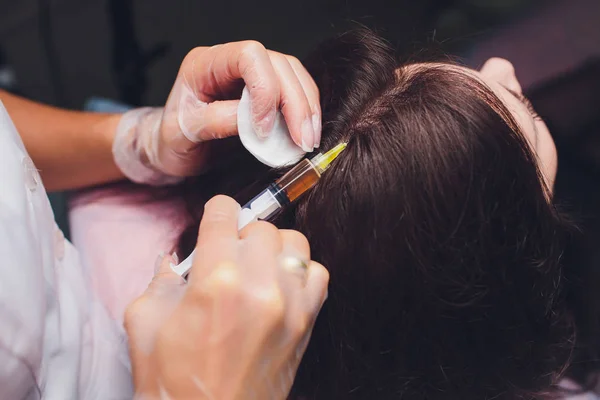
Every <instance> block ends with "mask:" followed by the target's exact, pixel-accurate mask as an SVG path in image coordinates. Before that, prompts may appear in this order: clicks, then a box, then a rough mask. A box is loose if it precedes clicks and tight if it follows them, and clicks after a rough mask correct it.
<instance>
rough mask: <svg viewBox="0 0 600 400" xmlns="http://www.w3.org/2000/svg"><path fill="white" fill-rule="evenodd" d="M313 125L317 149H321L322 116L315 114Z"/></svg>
mask: <svg viewBox="0 0 600 400" xmlns="http://www.w3.org/2000/svg"><path fill="white" fill-rule="evenodd" d="M312 124H313V129H314V131H315V148H319V146H321V116H320V115H319V114H313V116H312Z"/></svg>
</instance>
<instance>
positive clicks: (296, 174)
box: [275, 158, 321, 202]
mask: <svg viewBox="0 0 600 400" xmlns="http://www.w3.org/2000/svg"><path fill="white" fill-rule="evenodd" d="M320 177H321V173H320V172H319V171H318V170H317V168H316V167H315V165H313V163H312V162H310V161H309V160H308V159H306V158H305V159H303V160H302V161H300V162H299V163H298V164H297V165H296V166H295V167H294V168H292V169H291V170H290V172H288V173H287V174H285V175H284V176H282V177H281V178H279V179H278V180H277V181H275V182H276V184H277V186H279V188H278V189H279V190H281V191H282V192H284V193H285V195H286V197H287V198H288V201H289V202H292V201H294V200H296V199H297V198H298V197H300V195H301V194H302V193H304V192H306V191H307V190H308V189H310V188H311V187H313V186H314V185H315V183H317V181H318V180H319V178H320Z"/></svg>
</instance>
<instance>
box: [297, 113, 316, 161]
mask: <svg viewBox="0 0 600 400" xmlns="http://www.w3.org/2000/svg"><path fill="white" fill-rule="evenodd" d="M300 132H301V133H302V146H301V147H302V150H304V151H306V152H307V153H310V152H311V151H313V150H314V149H315V130H314V128H313V125H312V120H311V118H306V119H305V120H304V122H302V125H301V126H300Z"/></svg>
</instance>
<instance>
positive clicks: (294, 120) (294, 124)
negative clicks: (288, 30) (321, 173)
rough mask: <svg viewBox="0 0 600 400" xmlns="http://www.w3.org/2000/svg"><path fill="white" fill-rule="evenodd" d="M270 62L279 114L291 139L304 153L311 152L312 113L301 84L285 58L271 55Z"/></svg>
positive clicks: (312, 148) (313, 143)
mask: <svg viewBox="0 0 600 400" xmlns="http://www.w3.org/2000/svg"><path fill="white" fill-rule="evenodd" d="M271 62H272V63H273V67H274V68H275V71H276V73H277V76H278V77H279V81H280V87H281V100H280V106H281V112H282V113H283V115H284V117H285V122H286V123H287V126H288V129H289V130H290V134H291V135H292V139H293V140H294V142H295V143H296V144H297V145H298V146H300V147H302V149H303V150H304V151H306V152H312V151H313V150H314V148H315V143H316V142H315V139H316V134H315V130H314V127H313V118H312V111H311V109H310V104H309V103H308V99H307V98H306V93H305V92H304V89H303V87H302V84H301V83H300V80H299V79H298V77H297V76H296V73H295V72H294V70H293V69H292V66H291V65H290V63H289V62H288V60H287V58H286V57H285V56H283V55H282V54H279V53H271Z"/></svg>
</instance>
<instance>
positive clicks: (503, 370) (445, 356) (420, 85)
mask: <svg viewBox="0 0 600 400" xmlns="http://www.w3.org/2000/svg"><path fill="white" fill-rule="evenodd" d="M305 65H306V66H307V68H308V69H309V71H310V72H311V74H312V75H313V77H314V78H315V80H316V82H317V85H318V86H319V88H320V91H321V104H322V108H323V139H322V146H321V150H322V151H324V150H328V149H330V148H331V147H333V146H335V145H336V144H338V143H340V142H341V141H347V142H348V147H347V149H346V150H345V151H344V153H342V155H341V156H340V157H339V158H338V160H336V163H335V165H334V166H333V167H332V168H331V169H330V170H329V171H328V172H327V173H325V174H324V175H323V178H322V179H321V180H320V182H319V183H318V184H317V186H316V187H315V188H314V189H313V190H312V191H310V192H309V193H308V194H307V195H305V196H304V197H303V198H302V199H300V201H298V202H297V203H296V204H295V205H293V206H291V207H290V208H288V209H287V210H286V211H285V212H284V213H283V214H282V215H280V216H279V217H278V218H277V220H276V221H274V223H275V224H276V225H277V226H279V227H281V228H293V229H297V230H299V231H301V232H302V233H304V234H305V235H306V236H307V237H308V239H309V241H310V244H311V249H312V254H313V258H314V259H315V260H317V261H319V262H321V263H322V264H323V265H325V266H326V267H327V268H328V269H329V271H330V274H331V284H330V289H329V298H328V300H327V302H326V303H325V306H324V308H323V310H322V312H321V314H320V316H319V318H318V320H317V323H316V326H315V329H314V332H313V336H312V339H311V341H310V344H309V347H308V350H307V352H306V355H305V357H304V359H303V362H302V364H301V366H300V369H299V371H298V375H297V379H296V382H295V385H294V388H293V392H292V395H291V397H292V398H301V399H492V398H494V399H511V400H512V399H529V398H550V397H553V394H552V393H553V386H554V385H555V384H556V382H557V380H558V378H559V377H560V375H561V373H562V371H563V370H564V368H565V367H566V365H567V364H568V361H569V356H570V353H571V348H572V340H573V328H572V325H571V323H570V320H569V318H568V315H567V313H566V309H565V306H564V301H563V297H562V291H561V288H562V284H563V283H562V276H563V274H562V270H561V255H562V251H563V246H564V240H565V233H566V230H567V225H566V223H565V222H564V221H563V219H562V218H561V216H560V214H559V213H558V212H557V210H556V209H555V207H554V206H553V205H552V204H551V202H549V198H550V196H549V192H548V191H547V189H546V188H545V186H544V184H543V179H541V174H540V171H539V169H538V167H537V163H536V157H535V155H534V154H532V151H531V150H530V148H529V146H528V144H527V142H526V140H525V138H524V136H523V134H522V132H520V131H519V128H518V126H517V124H516V122H515V121H514V119H513V118H512V116H511V114H510V112H509V111H508V110H507V109H506V108H505V106H504V105H503V103H502V102H501V101H500V100H499V99H498V98H497V97H496V96H495V95H494V94H493V93H492V92H491V90H490V89H489V88H487V87H486V86H485V85H483V84H482V83H480V82H479V81H478V80H477V79H476V78H474V77H472V76H470V75H469V74H466V73H464V72H463V71H460V70H458V69H457V68H453V67H450V66H449V65H443V64H433V63H428V64H412V65H409V64H399V62H398V61H397V60H396V58H395V57H394V56H393V52H392V51H391V49H390V48H389V47H388V45H387V44H386V43H385V42H383V41H382V40H381V39H380V38H378V37H377V36H376V35H374V34H373V33H371V32H368V31H364V30H361V31H357V32H352V33H348V34H345V35H342V36H340V37H338V38H336V39H333V40H331V41H328V42H326V43H324V44H323V45H322V46H321V47H320V48H318V49H317V50H316V51H315V52H314V53H313V54H312V56H311V57H309V58H308V59H307V60H306V62H305ZM281 172H282V171H271V172H269V171H267V169H266V168H265V167H264V166H262V165H260V164H259V163H258V162H256V161H255V160H253V159H252V158H251V157H250V156H248V155H247V154H246V153H245V152H244V151H243V150H242V149H239V152H238V153H236V154H235V156H233V157H232V158H231V159H230V160H229V161H228V162H227V163H225V165H222V166H220V167H219V168H217V170H215V171H212V172H210V173H208V174H206V175H204V176H201V177H198V178H195V179H192V180H190V181H188V182H187V183H186V187H187V188H188V191H187V193H186V196H187V198H188V200H189V204H190V205H191V207H190V213H191V219H193V223H191V224H190V227H189V228H188V229H187V230H186V232H184V234H183V235H182V238H181V242H180V251H181V252H182V253H184V254H183V255H187V254H189V252H190V251H191V249H192V247H193V244H194V243H195V239H196V232H197V225H198V221H199V219H200V217H201V213H202V208H203V204H204V202H205V201H206V200H207V199H208V198H210V197H211V196H213V195H214V194H217V193H225V194H229V195H235V196H237V199H238V200H239V201H240V202H244V201H246V200H248V198H249V196H250V195H252V194H255V193H254V192H256V190H258V188H260V185H262V184H265V183H266V182H268V180H270V179H272V177H273V175H277V174H280V173H281ZM262 176H264V177H265V179H264V180H259V182H256V179H257V177H262ZM223 177H227V178H226V181H224V178H223ZM248 187H253V188H254V189H252V190H249V191H247V192H246V193H244V194H241V195H240V193H242V192H243V191H242V189H244V188H248Z"/></svg>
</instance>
